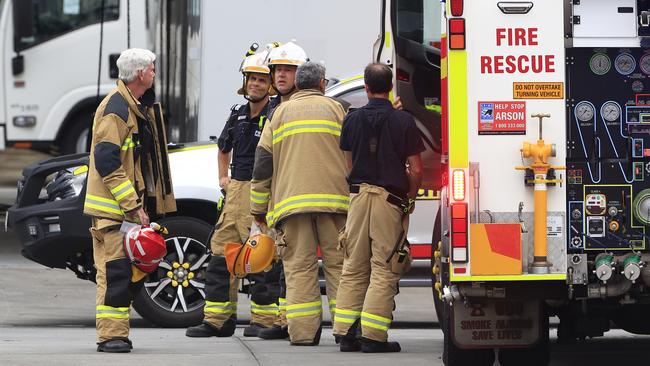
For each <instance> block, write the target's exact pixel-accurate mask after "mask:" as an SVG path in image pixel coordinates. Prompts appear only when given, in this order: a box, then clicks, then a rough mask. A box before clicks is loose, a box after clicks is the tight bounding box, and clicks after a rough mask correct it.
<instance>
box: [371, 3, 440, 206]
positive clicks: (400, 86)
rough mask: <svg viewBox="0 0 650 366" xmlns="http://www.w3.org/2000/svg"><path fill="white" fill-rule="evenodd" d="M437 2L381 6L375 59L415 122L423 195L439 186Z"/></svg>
mask: <svg viewBox="0 0 650 366" xmlns="http://www.w3.org/2000/svg"><path fill="white" fill-rule="evenodd" d="M440 4H441V3H440V1H438V0H382V6H381V14H382V20H383V21H382V23H381V30H380V34H379V38H378V40H377V42H376V44H375V47H374V59H375V61H377V62H383V63H386V64H388V65H391V66H392V68H393V74H394V77H395V80H394V83H393V84H394V90H393V93H394V95H395V96H399V97H400V98H401V100H402V105H403V108H404V110H405V111H407V112H409V113H411V114H412V115H413V117H415V120H416V123H417V125H418V128H419V129H420V132H421V134H422V140H423V141H424V145H425V146H426V151H425V152H424V153H423V154H422V160H423V165H424V175H423V181H422V188H424V189H425V190H427V191H425V193H429V192H430V193H429V194H430V195H436V196H437V194H436V193H434V192H437V191H438V189H439V188H440V185H441V180H440V177H441V175H440V173H441V168H440V153H441V147H440V136H441V134H440V118H441V108H440V28H441V23H440V14H441V5H440Z"/></svg>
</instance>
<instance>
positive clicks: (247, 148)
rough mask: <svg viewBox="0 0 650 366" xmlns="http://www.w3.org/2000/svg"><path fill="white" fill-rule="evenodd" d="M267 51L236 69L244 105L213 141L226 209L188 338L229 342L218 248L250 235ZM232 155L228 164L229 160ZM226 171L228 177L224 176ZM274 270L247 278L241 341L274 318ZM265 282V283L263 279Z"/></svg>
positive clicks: (232, 308)
mask: <svg viewBox="0 0 650 366" xmlns="http://www.w3.org/2000/svg"><path fill="white" fill-rule="evenodd" d="M267 53H268V51H266V50H265V51H262V52H258V53H255V54H252V55H250V56H248V57H246V59H245V60H244V63H243V64H242V67H241V72H242V74H243V85H242V88H241V89H239V91H238V93H239V94H242V95H244V97H245V98H246V99H247V100H248V103H247V104H245V105H235V106H233V108H232V110H231V113H230V117H229V118H228V121H227V122H226V125H225V126H224V129H223V131H222V133H221V135H220V137H219V139H218V145H219V153H218V164H219V185H220V186H221V188H222V189H223V190H225V192H226V203H225V205H224V207H223V211H222V213H221V216H220V217H219V221H218V222H217V224H216V227H215V231H214V233H213V234H212V237H211V240H210V246H211V249H212V256H211V258H210V262H209V264H208V268H207V271H206V278H205V282H206V284H205V295H206V296H205V300H206V301H205V308H204V314H205V317H204V320H203V323H202V324H200V325H198V326H194V327H190V328H188V329H187V332H186V335H187V336H188V337H211V336H217V337H229V336H231V335H233V333H234V331H235V327H236V320H237V289H238V287H239V281H238V280H237V278H235V277H234V276H232V275H231V274H230V273H229V272H228V268H227V266H226V258H225V256H224V244H226V243H229V242H234V243H245V242H246V240H247V238H248V236H249V234H250V230H251V224H252V222H253V217H252V216H251V214H250V201H249V199H250V180H251V178H252V174H253V159H254V156H255V148H256V147H257V142H258V141H259V139H260V136H261V134H262V129H263V127H264V124H265V122H266V120H267V116H268V112H269V92H270V90H271V79H270V76H269V73H270V71H269V68H268V67H267V66H266V65H264V60H265V58H266V57H267ZM231 155H232V158H231ZM228 167H230V176H228ZM279 272H280V267H279V265H275V267H274V268H273V269H271V271H269V272H262V273H257V274H250V275H249V276H248V279H249V280H250V281H251V321H250V325H249V326H248V327H246V329H244V336H246V337H255V336H257V335H258V332H259V330H260V329H264V328H269V327H271V326H272V325H273V324H274V323H275V321H276V318H277V315H278V305H277V299H278V293H279V288H278V287H279V284H278V280H277V279H278V278H279ZM267 276H268V277H271V280H267V278H266V277H267Z"/></svg>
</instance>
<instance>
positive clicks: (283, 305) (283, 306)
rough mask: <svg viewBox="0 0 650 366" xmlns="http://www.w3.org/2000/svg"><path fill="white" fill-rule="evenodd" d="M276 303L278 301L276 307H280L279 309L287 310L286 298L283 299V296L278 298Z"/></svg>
mask: <svg viewBox="0 0 650 366" xmlns="http://www.w3.org/2000/svg"><path fill="white" fill-rule="evenodd" d="M278 303H279V306H278V308H279V309H280V311H287V299H285V298H284V297H280V298H278Z"/></svg>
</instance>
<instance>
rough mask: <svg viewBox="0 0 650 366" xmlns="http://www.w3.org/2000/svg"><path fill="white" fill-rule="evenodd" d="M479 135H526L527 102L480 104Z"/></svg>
mask: <svg viewBox="0 0 650 366" xmlns="http://www.w3.org/2000/svg"><path fill="white" fill-rule="evenodd" d="M478 134H479V135H525V134H526V102H478Z"/></svg>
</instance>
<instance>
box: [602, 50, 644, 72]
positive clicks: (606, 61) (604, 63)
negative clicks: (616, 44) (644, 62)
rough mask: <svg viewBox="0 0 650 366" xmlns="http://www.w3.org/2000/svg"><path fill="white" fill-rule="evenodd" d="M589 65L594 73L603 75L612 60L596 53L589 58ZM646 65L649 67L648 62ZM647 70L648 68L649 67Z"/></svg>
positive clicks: (610, 65)
mask: <svg viewBox="0 0 650 366" xmlns="http://www.w3.org/2000/svg"><path fill="white" fill-rule="evenodd" d="M648 61H650V60H648ZM589 67H590V68H591V72H593V73H594V74H596V75H605V74H607V72H608V71H609V69H610V68H611V67H612V60H610V58H609V56H607V55H606V54H604V53H597V54H595V55H593V56H591V60H589ZM648 67H650V64H649V65H648ZM648 70H650V68H649V69H648Z"/></svg>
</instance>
